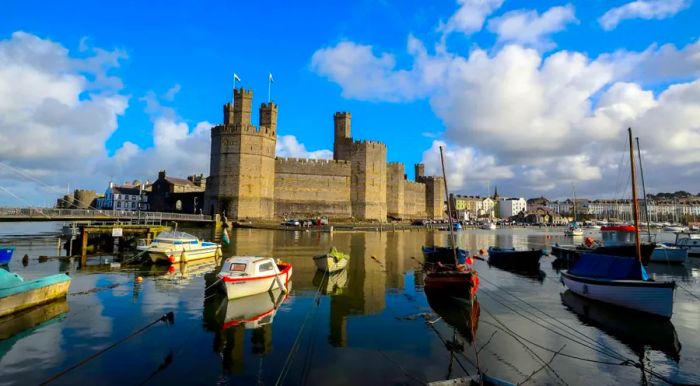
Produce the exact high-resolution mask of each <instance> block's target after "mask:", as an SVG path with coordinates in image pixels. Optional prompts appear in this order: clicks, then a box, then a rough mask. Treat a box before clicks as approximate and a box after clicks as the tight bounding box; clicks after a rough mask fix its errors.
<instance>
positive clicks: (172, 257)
mask: <svg viewBox="0 0 700 386" xmlns="http://www.w3.org/2000/svg"><path fill="white" fill-rule="evenodd" d="M168 260H170V262H171V263H174V262H175V256H173V255H170V256H168Z"/></svg>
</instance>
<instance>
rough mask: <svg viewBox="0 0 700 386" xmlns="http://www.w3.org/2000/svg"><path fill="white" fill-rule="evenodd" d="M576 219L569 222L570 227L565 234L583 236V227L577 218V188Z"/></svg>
mask: <svg viewBox="0 0 700 386" xmlns="http://www.w3.org/2000/svg"><path fill="white" fill-rule="evenodd" d="M573 208H574V221H573V222H572V223H571V224H569V228H568V229H567V230H565V231H564V236H570V237H576V236H583V228H581V227H580V226H579V225H578V222H577V220H576V189H574V205H573Z"/></svg>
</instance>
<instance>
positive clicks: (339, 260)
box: [314, 247, 350, 272]
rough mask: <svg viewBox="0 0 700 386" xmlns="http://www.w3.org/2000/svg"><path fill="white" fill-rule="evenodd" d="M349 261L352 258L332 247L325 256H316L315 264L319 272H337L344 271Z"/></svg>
mask: <svg viewBox="0 0 700 386" xmlns="http://www.w3.org/2000/svg"><path fill="white" fill-rule="evenodd" d="M349 259H350V256H348V255H346V254H345V253H343V252H340V251H339V250H337V249H335V247H332V248H331V249H330V250H329V251H328V253H326V254H325V255H321V256H314V263H315V264H316V268H318V270H319V271H324V272H336V271H340V270H342V269H344V268H345V267H346V266H347V265H348V260H349Z"/></svg>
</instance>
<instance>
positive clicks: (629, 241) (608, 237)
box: [600, 225, 635, 247]
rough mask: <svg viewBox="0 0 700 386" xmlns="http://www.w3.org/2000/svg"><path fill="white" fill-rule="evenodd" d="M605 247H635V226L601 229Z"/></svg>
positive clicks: (616, 226)
mask: <svg viewBox="0 0 700 386" xmlns="http://www.w3.org/2000/svg"><path fill="white" fill-rule="evenodd" d="M600 234H601V236H602V238H603V245H605V246H606V247H615V246H621V245H633V244H634V243H635V240H634V237H635V227H634V225H615V226H606V227H602V228H600Z"/></svg>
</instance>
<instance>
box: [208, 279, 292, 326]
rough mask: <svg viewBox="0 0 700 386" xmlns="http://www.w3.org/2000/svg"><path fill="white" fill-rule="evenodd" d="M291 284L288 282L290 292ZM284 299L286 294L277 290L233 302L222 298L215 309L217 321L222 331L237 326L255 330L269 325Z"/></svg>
mask: <svg viewBox="0 0 700 386" xmlns="http://www.w3.org/2000/svg"><path fill="white" fill-rule="evenodd" d="M291 284H292V283H291V281H290V282H289V287H288V288H289V289H290V290H291V287H292V286H291ZM286 299H287V293H285V292H284V291H282V290H281V289H279V288H275V289H274V290H272V291H268V292H264V293H260V294H255V295H251V296H246V297H242V298H238V299H234V300H228V299H227V298H224V299H222V300H221V303H220V305H219V307H218V308H217V310H218V312H217V315H216V317H217V321H218V322H219V325H220V326H221V329H223V330H225V329H228V328H231V327H236V326H238V325H243V327H244V328H246V329H256V328H259V327H262V326H264V325H267V324H271V323H272V321H273V319H274V317H275V314H276V313H277V310H278V309H279V307H280V305H282V303H283V302H284V301H285V300H286Z"/></svg>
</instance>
